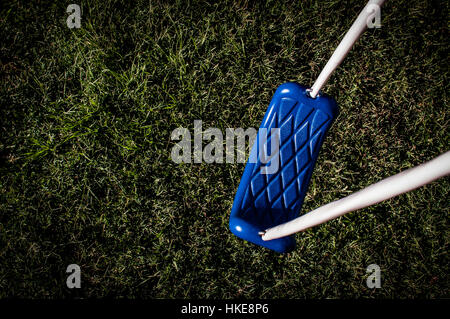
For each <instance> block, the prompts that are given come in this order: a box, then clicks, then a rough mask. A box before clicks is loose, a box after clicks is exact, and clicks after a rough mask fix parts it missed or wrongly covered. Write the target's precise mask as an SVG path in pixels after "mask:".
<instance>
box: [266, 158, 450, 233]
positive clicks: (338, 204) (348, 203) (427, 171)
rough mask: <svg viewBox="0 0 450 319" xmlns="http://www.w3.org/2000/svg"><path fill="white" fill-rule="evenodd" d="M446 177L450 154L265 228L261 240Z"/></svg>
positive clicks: (302, 227) (323, 220) (291, 231)
mask: <svg viewBox="0 0 450 319" xmlns="http://www.w3.org/2000/svg"><path fill="white" fill-rule="evenodd" d="M449 174H450V151H447V152H446V153H444V154H442V155H440V156H438V157H436V158H434V159H432V160H431V161H429V162H426V163H424V164H422V165H419V166H416V167H413V168H410V169H408V170H406V171H404V172H401V173H399V174H396V175H394V176H391V177H388V178H386V179H383V180H381V181H379V182H377V183H375V184H372V185H370V186H368V187H366V188H364V189H362V190H360V191H358V192H356V193H353V194H351V195H349V196H347V197H344V198H342V199H340V200H337V201H334V202H332V203H329V204H327V205H324V206H321V207H319V208H317V209H315V210H313V211H311V212H309V213H307V214H305V215H303V216H301V217H298V218H296V219H293V220H291V221H290V222H287V223H284V224H281V225H278V226H275V227H272V228H269V229H267V230H266V231H265V232H264V234H262V239H263V240H271V239H276V238H281V237H285V236H288V235H291V234H294V233H297V232H300V231H303V230H306V229H308V228H311V227H313V226H317V225H320V224H322V223H325V222H327V221H329V220H332V219H335V218H337V217H339V216H342V215H344V214H346V213H349V212H352V211H355V210H357V209H361V208H364V207H368V206H371V205H374V204H377V203H379V202H381V201H384V200H387V199H389V198H392V197H395V196H397V195H400V194H402V193H406V192H409V191H411V190H413V189H416V188H418V187H421V186H423V185H425V184H428V183H431V182H432V181H434V180H436V179H438V178H441V177H443V176H446V175H449Z"/></svg>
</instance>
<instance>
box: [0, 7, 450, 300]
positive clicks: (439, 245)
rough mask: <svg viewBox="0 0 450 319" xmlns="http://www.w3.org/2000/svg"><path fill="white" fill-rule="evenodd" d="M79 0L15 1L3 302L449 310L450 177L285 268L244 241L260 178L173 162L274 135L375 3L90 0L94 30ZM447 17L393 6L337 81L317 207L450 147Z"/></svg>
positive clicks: (0, 244) (2, 177) (312, 242)
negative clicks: (180, 152) (210, 131)
mask: <svg viewBox="0 0 450 319" xmlns="http://www.w3.org/2000/svg"><path fill="white" fill-rule="evenodd" d="M68 4H69V2H67V1H61V2H53V1H29V2H28V1H3V3H2V8H1V14H0V36H1V44H0V45H1V93H0V102H1V107H0V121H1V132H0V297H33V298H72V297H83V298H87V297H90V298H93V297H128V298H185V297H186V298H237V297H244V298H350V297H368V298H414V297H421V298H436V297H447V298H448V297H450V294H449V288H450V277H449V273H450V269H449V258H448V244H449V238H450V236H449V204H448V198H449V178H448V177H447V178H444V179H441V180H439V181H436V182H433V183H431V184H430V185H428V186H426V187H423V188H421V189H419V190H415V191H413V192H410V193H408V194H405V195H402V196H399V197H397V198H394V199H391V200H389V201H386V202H383V203H381V204H378V205H375V206H373V207H370V208H366V209H362V210H360V211H358V212H354V213H351V214H348V215H346V216H344V217H341V218H339V219H336V220H334V221H331V222H328V223H326V224H324V225H321V226H318V227H315V228H313V229H310V230H308V231H306V232H304V233H300V234H297V235H296V239H297V249H296V250H295V251H293V252H292V253H289V254H285V255H280V254H277V253H275V252H272V251H269V250H266V249H264V248H261V247H259V246H255V245H253V244H250V243H248V242H244V241H242V240H240V239H238V238H236V237H235V236H233V235H232V234H231V232H230V231H229V230H228V218H229V213H230V210H231V206H232V203H233V198H234V195H235V192H236V190H237V186H238V183H239V181H240V176H241V174H242V172H243V170H244V164H237V163H236V164H226V163H223V164H206V163H203V164H194V163H192V164H189V163H187V164H175V163H174V162H173V161H172V160H171V158H170V152H171V150H172V147H173V146H174V145H175V143H176V141H172V140H171V138H170V136H171V132H172V131H173V130H174V129H175V128H178V127H185V128H188V129H189V130H190V131H191V133H193V126H194V120H202V121H203V128H204V129H206V128H209V127H217V128H220V129H221V131H222V132H224V133H225V129H226V128H238V127H241V128H244V129H246V128H249V127H255V128H257V127H258V126H259V124H260V122H261V120H262V118H263V116H264V113H265V110H266V108H267V106H268V104H269V102H270V99H271V96H272V95H273V93H274V92H275V89H276V88H277V86H279V85H280V84H282V83H284V82H287V81H296V82H298V83H300V84H303V85H312V83H313V82H314V80H315V78H316V77H317V76H318V74H319V73H320V70H321V68H322V67H323V66H324V65H325V64H326V61H327V60H328V58H329V57H330V56H331V54H332V52H333V50H334V49H335V48H336V46H337V45H338V43H339V41H340V40H341V39H342V37H343V35H344V34H345V32H346V31H347V30H348V28H349V27H350V25H351V24H352V22H353V21H354V19H355V18H356V16H357V15H358V13H359V11H360V10H361V9H362V8H363V6H364V5H365V1H353V0H352V1H344V0H343V1H337V0H330V1H292V2H286V3H281V2H275V1H273V2H272V1H268V2H265V3H262V2H261V3H260V2H259V1H255V2H245V1H243V2H228V3H220V4H208V3H206V2H190V3H188V2H186V3H184V2H181V1H180V2H179V3H178V4H171V5H169V4H164V3H158V2H152V1H114V2H112V1H81V2H79V4H80V5H81V7H82V20H81V28H80V29H69V28H68V27H67V25H66V19H67V17H68V13H66V7H67V5H68ZM448 5H449V4H448V1H419V0H414V1H406V0H402V1H387V2H386V4H385V6H384V7H383V8H382V27H381V28H380V29H369V30H368V31H367V32H366V33H365V34H364V35H363V37H362V38H361V39H360V41H359V42H358V43H357V45H356V46H355V47H354V48H353V50H352V51H351V53H350V54H349V55H348V56H347V58H346V60H345V61H344V62H343V64H342V65H341V67H340V68H339V69H338V70H337V71H336V72H335V74H334V75H333V76H332V77H331V79H330V81H329V83H328V84H327V85H326V86H325V88H324V90H323V91H324V92H326V93H328V94H329V95H331V96H333V97H334V98H335V99H336V100H337V102H338V104H339V106H340V109H341V113H340V115H339V117H338V118H337V120H336V122H335V123H334V125H333V126H332V129H331V131H330V133H329V135H328V137H327V139H326V140H325V143H324V146H323V148H322V150H321V153H320V156H319V159H318V162H317V165H316V168H315V171H314V174H313V177H312V180H311V184H310V187H309V190H308V194H307V197H306V199H305V203H304V205H303V210H302V212H307V211H309V210H312V209H314V208H316V207H318V206H320V205H323V204H326V203H328V202H330V201H333V200H336V199H339V198H341V197H344V196H346V195H348V194H350V193H352V192H354V191H357V190H359V189H361V188H363V187H365V186H368V185H370V184H372V183H374V182H376V181H379V180H380V179H382V178H385V177H387V176H390V175H393V174H396V173H398V172H400V171H402V170H405V169H407V168H410V167H412V166H415V165H418V164H420V163H422V162H425V161H427V160H430V159H432V158H433V157H435V156H437V155H439V154H441V153H443V152H445V151H447V150H448V149H449V134H448V133H449V108H448V101H447V98H448V97H447V95H448V92H449V68H448V54H449V41H448V39H449V30H448ZM207 143H208V141H204V144H207ZM69 264H78V265H79V266H80V267H81V280H82V288H81V289H73V290H70V289H68V288H67V286H66V278H67V276H68V274H66V267H67V266H68V265H69ZM370 264H378V265H379V266H380V267H381V288H379V289H369V288H368V287H367V285H366V278H367V276H368V275H369V274H367V273H366V268H367V266H369V265H370Z"/></svg>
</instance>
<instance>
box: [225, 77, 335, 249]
mask: <svg viewBox="0 0 450 319" xmlns="http://www.w3.org/2000/svg"><path fill="white" fill-rule="evenodd" d="M305 92H306V88H305V87H302V86H300V85H298V84H295V83H286V84H283V85H282V86H280V87H279V88H278V90H277V92H276V93H275V95H274V97H273V99H272V102H271V104H270V106H269V109H268V110H267V112H266V116H265V117H264V120H263V123H262V125H261V127H260V128H268V129H269V132H270V129H271V128H280V133H279V140H280V145H279V153H278V154H276V155H277V156H273V155H274V154H270V158H271V160H270V161H269V162H268V163H264V162H267V161H263V160H262V159H261V158H260V156H259V155H260V154H259V152H258V153H257V154H258V156H257V158H258V160H257V161H256V163H247V166H246V169H245V171H244V176H243V178H242V180H241V183H240V185H239V189H238V193H237V195H236V198H235V203H234V205H233V209H232V212H231V216H230V228H231V230H232V231H233V232H234V233H235V234H236V235H237V236H239V237H241V238H244V239H246V240H249V241H251V242H254V243H256V244H259V245H262V246H265V247H268V248H270V249H273V250H276V251H280V252H283V251H284V249H285V248H286V247H285V246H286V245H288V240H284V241H281V240H282V239H283V238H281V239H280V242H279V243H278V244H277V243H276V241H278V239H277V240H274V241H270V242H272V243H269V242H262V241H261V240H260V238H259V237H257V236H255V234H246V233H245V230H243V231H240V232H237V231H235V229H234V228H236V226H235V224H234V221H233V218H237V219H236V225H238V223H239V220H243V221H245V223H248V224H249V225H253V226H254V227H255V229H260V230H264V229H266V228H269V227H273V226H275V225H278V224H281V223H284V222H287V221H289V220H291V219H293V218H296V217H297V216H298V215H299V213H300V210H301V206H302V204H303V199H304V197H305V194H306V191H307V189H308V184H309V180H310V178H311V175H312V171H313V169H314V164H315V161H316V159H317V156H318V153H319V151H320V147H321V145H322V143H323V140H324V137H325V136H326V133H327V131H328V129H329V127H330V125H331V124H332V122H333V120H334V118H335V117H336V116H337V111H338V110H337V105H336V102H335V101H334V100H333V99H332V98H329V97H327V96H321V97H319V98H316V99H311V98H309V97H307V96H306V94H305ZM272 139H273V136H270V135H269V137H268V139H267V141H266V142H265V143H266V145H264V148H262V149H265V150H266V151H265V152H267V150H270V146H269V144H267V143H273V141H272ZM257 143H258V138H257V139H256V141H255V145H253V148H256V149H257V150H259V149H260V148H259V146H258V145H257ZM269 152H270V151H269ZM262 158H264V157H262ZM276 159H278V160H279V167H278V170H277V171H275V172H273V173H272V174H263V173H262V172H261V168H264V167H265V166H270V165H272V162H273V161H275V160H276ZM241 193H242V195H240V194H241ZM237 205H238V206H237ZM235 207H238V208H235ZM239 225H240V224H239ZM246 225H247V224H246ZM253 226H252V227H253ZM233 227H234V228H233ZM240 228H242V227H239V229H240ZM252 229H253V228H252ZM277 245H278V246H277ZM283 245H284V246H283ZM294 245H295V242H294Z"/></svg>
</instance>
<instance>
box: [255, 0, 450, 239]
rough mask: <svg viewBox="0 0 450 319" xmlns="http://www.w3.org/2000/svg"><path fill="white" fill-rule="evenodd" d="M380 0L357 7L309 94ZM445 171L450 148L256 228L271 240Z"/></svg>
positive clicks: (449, 165) (324, 79)
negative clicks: (291, 216) (358, 10)
mask: <svg viewBox="0 0 450 319" xmlns="http://www.w3.org/2000/svg"><path fill="white" fill-rule="evenodd" d="M384 1H385V0H370V1H369V2H368V4H367V5H366V6H365V7H364V9H363V10H362V11H361V13H360V14H359V16H358V18H357V19H356V21H355V22H354V23H353V25H352V26H351V28H350V30H349V31H348V32H347V33H346V35H345V36H344V38H343V39H342V41H341V43H340V44H339V46H338V47H337V48H336V50H335V51H334V53H333V55H332V56H331V58H330V60H329V61H328V63H327V64H326V65H325V68H324V69H323V70H322V72H321V73H320V75H319V77H318V78H317V80H316V82H315V83H314V85H313V86H312V88H311V90H310V96H311V97H312V98H315V97H316V96H317V94H318V93H319V91H320V89H321V88H322V87H323V86H324V85H325V83H326V82H327V80H328V79H329V77H330V76H331V74H332V73H333V71H334V70H335V69H336V68H337V67H338V66H339V65H340V64H341V62H342V60H344V58H345V56H346V55H347V53H348V52H349V51H350V49H351V47H352V46H353V44H354V43H355V42H356V41H357V40H358V38H359V37H360V36H361V34H362V33H363V32H364V30H365V29H366V28H367V23H368V22H369V21H371V19H372V18H373V16H374V14H375V13H374V9H376V8H377V7H376V6H378V8H379V7H381V5H382V4H383V3H384ZM374 5H375V6H374ZM449 174H450V151H448V152H446V153H444V154H442V155H440V156H438V157H436V158H435V159H433V160H431V161H429V162H426V163H424V164H422V165H419V166H416V167H413V168H410V169H408V170H406V171H404V172H401V173H399V174H397V175H394V176H391V177H388V178H386V179H383V180H381V181H379V182H378V183H375V184H372V185H370V186H368V187H366V188H364V189H362V190H360V191H358V192H356V193H353V194H351V195H349V196H347V197H344V198H342V199H340V200H337V201H334V202H332V203H329V204H327V205H324V206H321V207H319V208H317V209H315V210H313V211H311V212H309V213H307V214H305V215H303V216H301V217H298V218H295V219H293V220H291V221H289V222H287V223H284V224H281V225H278V226H275V227H272V228H269V229H267V230H265V231H263V232H260V235H261V237H262V239H263V240H272V239H277V238H281V237H285V236H289V235H292V234H294V233H297V232H301V231H304V230H306V229H308V228H311V227H313V226H317V225H320V224H322V223H325V222H327V221H329V220H332V219H335V218H337V217H340V216H342V215H344V214H346V213H349V212H352V211H355V210H358V209H361V208H365V207H368V206H371V205H374V204H377V203H379V202H381V201H384V200H387V199H389V198H392V197H395V196H398V195H400V194H403V193H406V192H409V191H411V190H413V189H416V188H418V187H421V186H423V185H425V184H428V183H431V182H432V181H434V180H436V179H438V178H441V177H443V176H446V175H449Z"/></svg>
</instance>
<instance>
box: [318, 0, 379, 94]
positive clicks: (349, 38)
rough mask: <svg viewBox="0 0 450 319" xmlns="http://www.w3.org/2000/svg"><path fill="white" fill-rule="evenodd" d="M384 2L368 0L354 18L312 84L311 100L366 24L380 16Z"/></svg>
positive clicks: (364, 28)
mask: <svg viewBox="0 0 450 319" xmlns="http://www.w3.org/2000/svg"><path fill="white" fill-rule="evenodd" d="M384 1H385V0H370V1H369V2H368V3H367V5H366V6H365V7H364V9H362V11H361V13H360V14H359V15H358V18H356V20H355V22H353V25H352V26H351V27H350V29H349V30H348V31H347V33H346V34H345V36H344V38H343V39H342V41H341V43H339V45H338V47H337V48H336V50H334V52H333V55H332V56H331V58H330V59H329V60H328V62H327V64H326V65H325V67H324V68H323V70H322V72H320V74H319V77H318V78H317V80H316V82H314V84H313V86H312V88H311V89H310V96H311V97H312V98H315V97H316V96H317V94H318V93H319V91H320V89H321V88H322V87H323V86H324V85H325V83H326V82H327V81H328V79H329V78H330V76H331V74H332V73H333V72H334V70H336V69H337V68H338V67H339V65H340V64H341V62H342V61H343V60H344V58H345V57H346V56H347V53H348V52H349V51H350V49H351V48H352V46H353V45H354V44H355V42H356V41H357V40H358V39H359V37H360V36H361V34H362V33H363V32H364V31H365V30H366V29H367V25H368V23H372V19H373V18H374V17H375V16H376V14H377V13H378V14H380V12H379V10H380V7H381V5H382V4H383V3H384ZM377 11H378V12H377Z"/></svg>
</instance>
